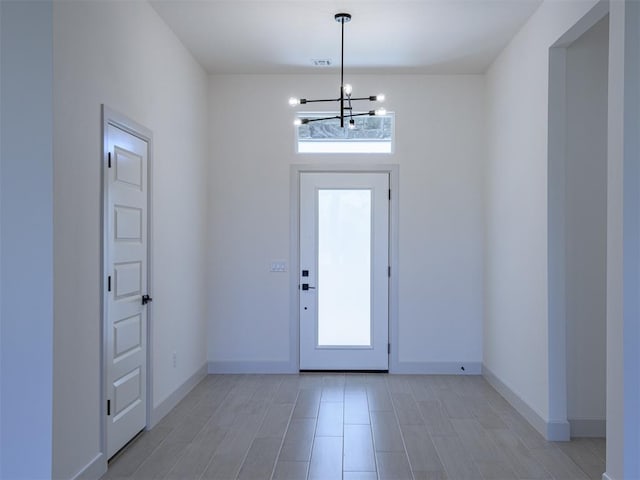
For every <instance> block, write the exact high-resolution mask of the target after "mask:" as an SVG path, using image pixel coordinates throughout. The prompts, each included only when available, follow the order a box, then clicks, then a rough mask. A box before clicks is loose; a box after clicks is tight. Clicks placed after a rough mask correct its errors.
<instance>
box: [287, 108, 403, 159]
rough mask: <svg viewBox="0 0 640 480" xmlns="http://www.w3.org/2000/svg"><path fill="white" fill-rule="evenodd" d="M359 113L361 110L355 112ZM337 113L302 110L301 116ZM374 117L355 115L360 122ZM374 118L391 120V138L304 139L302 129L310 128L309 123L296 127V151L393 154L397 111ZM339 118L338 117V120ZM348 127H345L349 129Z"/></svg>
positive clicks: (306, 153) (303, 152)
mask: <svg viewBox="0 0 640 480" xmlns="http://www.w3.org/2000/svg"><path fill="white" fill-rule="evenodd" d="M354 113H359V112H354ZM332 115H337V112H326V111H325V112H300V113H299V114H298V117H299V118H323V117H327V116H332ZM371 118H372V117H368V116H362V117H355V118H354V120H356V122H358V123H362V122H365V121H367V120H369V119H371ZM373 118H378V119H383V118H389V119H390V120H391V128H390V138H389V139H375V138H353V137H352V138H344V137H343V138H340V137H333V138H332V137H327V138H319V139H315V140H304V139H301V138H300V130H301V129H303V128H309V125H313V123H312V124H307V125H298V126H296V127H295V128H294V140H295V153H296V154H300V155H313V154H347V155H352V154H376V155H392V154H394V153H395V138H396V115H395V112H387V113H385V114H384V115H379V116H375V117H373ZM337 121H338V120H337V119H336V122H337ZM347 129H348V127H345V130H347Z"/></svg>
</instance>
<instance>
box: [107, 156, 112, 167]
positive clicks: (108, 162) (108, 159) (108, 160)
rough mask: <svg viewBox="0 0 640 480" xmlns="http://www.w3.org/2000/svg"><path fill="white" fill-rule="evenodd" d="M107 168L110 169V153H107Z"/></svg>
mask: <svg viewBox="0 0 640 480" xmlns="http://www.w3.org/2000/svg"><path fill="white" fill-rule="evenodd" d="M107 166H108V168H111V152H109V153H107Z"/></svg>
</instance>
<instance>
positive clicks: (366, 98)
mask: <svg viewBox="0 0 640 480" xmlns="http://www.w3.org/2000/svg"><path fill="white" fill-rule="evenodd" d="M375 98H376V97H374V96H370V97H358V98H352V99H351V100H353V101H356V100H368V101H370V102H375V101H376V100H375Z"/></svg>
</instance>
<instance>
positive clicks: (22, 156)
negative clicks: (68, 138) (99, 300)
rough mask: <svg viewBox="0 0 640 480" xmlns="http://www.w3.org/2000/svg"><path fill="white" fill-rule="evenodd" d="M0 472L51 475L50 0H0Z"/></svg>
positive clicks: (17, 475) (5, 474)
mask: <svg viewBox="0 0 640 480" xmlns="http://www.w3.org/2000/svg"><path fill="white" fill-rule="evenodd" d="M0 10H1V12H2V13H1V22H2V23H1V26H0V45H1V47H0V48H1V50H0V72H1V73H0V77H1V80H0V85H1V89H0V116H1V117H2V133H1V139H0V147H1V148H0V171H1V172H2V174H1V177H0V232H1V235H0V299H1V302H2V303H1V304H0V318H1V320H2V323H1V325H0V378H1V381H0V389H1V390H0V406H1V408H0V465H1V467H0V477H1V478H11V479H21V478H26V479H33V478H49V477H50V476H51V422H52V406H51V405H52V389H51V388H52V375H53V372H52V366H51V365H52V358H53V352H52V349H53V254H52V249H53V210H52V202H53V157H52V148H53V147H52V144H53V141H52V87H51V80H52V79H51V77H52V53H53V52H52V47H51V25H52V23H51V18H52V5H51V3H50V2H0Z"/></svg>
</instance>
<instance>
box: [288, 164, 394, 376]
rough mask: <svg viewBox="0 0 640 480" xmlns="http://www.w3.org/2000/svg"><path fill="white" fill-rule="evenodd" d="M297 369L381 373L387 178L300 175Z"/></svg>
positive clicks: (385, 364) (385, 362) (384, 363)
mask: <svg viewBox="0 0 640 480" xmlns="http://www.w3.org/2000/svg"><path fill="white" fill-rule="evenodd" d="M299 284H300V285H299V294H300V369H301V370H388V368H389V356H388V338H389V320H388V319H389V174H388V173H318V172H302V173H301V174H300V272H299Z"/></svg>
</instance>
